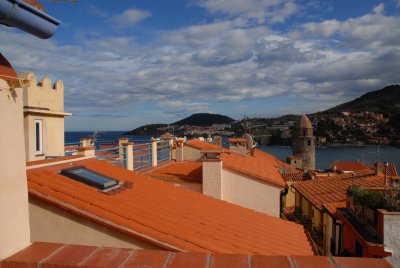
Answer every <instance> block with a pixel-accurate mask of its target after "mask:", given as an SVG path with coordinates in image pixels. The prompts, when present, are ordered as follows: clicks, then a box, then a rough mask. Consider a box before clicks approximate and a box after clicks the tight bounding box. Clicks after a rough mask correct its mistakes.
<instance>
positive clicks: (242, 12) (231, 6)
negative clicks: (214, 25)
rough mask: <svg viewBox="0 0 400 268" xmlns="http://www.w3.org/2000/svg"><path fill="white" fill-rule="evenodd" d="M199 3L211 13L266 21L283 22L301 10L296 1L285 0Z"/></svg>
mask: <svg viewBox="0 0 400 268" xmlns="http://www.w3.org/2000/svg"><path fill="white" fill-rule="evenodd" d="M196 3H197V5H199V6H201V7H204V8H206V9H207V10H208V11H209V12H211V13H222V14H225V15H228V16H230V17H236V16H238V17H242V18H245V19H249V20H256V22H258V23H264V22H265V20H267V21H268V22H270V23H281V22H284V21H285V20H286V19H287V18H289V17H290V16H292V15H294V14H296V13H297V11H299V9H300V8H299V6H298V5H297V4H296V3H295V2H294V1H285V0H229V1H228V0H198V1H197V2H196Z"/></svg>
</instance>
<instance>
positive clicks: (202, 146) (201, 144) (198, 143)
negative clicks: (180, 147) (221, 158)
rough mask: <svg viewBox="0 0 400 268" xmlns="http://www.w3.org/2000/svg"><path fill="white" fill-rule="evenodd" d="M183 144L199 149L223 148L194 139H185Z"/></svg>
mask: <svg viewBox="0 0 400 268" xmlns="http://www.w3.org/2000/svg"><path fill="white" fill-rule="evenodd" d="M185 145H187V146H190V147H193V148H196V149H199V150H201V151H209V150H224V148H223V147H221V146H219V145H216V144H213V143H209V142H206V141H201V140H196V139H194V140H189V141H186V143H185ZM225 150H226V149H225Z"/></svg>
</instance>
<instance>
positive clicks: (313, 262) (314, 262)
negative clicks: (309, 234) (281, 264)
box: [292, 256, 333, 268]
mask: <svg viewBox="0 0 400 268" xmlns="http://www.w3.org/2000/svg"><path fill="white" fill-rule="evenodd" d="M292 260H293V263H295V265H296V266H295V267H296V268H312V267H316V268H319V267H330V266H333V265H332V262H331V260H330V259H329V258H327V257H324V256H313V257H312V258H309V256H293V257H292Z"/></svg>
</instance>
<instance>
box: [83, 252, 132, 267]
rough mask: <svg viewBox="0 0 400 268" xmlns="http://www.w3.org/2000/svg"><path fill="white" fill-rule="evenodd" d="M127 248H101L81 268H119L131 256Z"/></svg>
mask: <svg viewBox="0 0 400 268" xmlns="http://www.w3.org/2000/svg"><path fill="white" fill-rule="evenodd" d="M131 253H132V250H131V249H126V248H100V249H99V250H96V252H94V253H93V254H92V255H90V256H89V257H88V258H87V259H86V260H85V261H84V262H83V263H82V264H81V266H80V267H87V268H89V267H104V268H108V267H119V266H120V265H121V264H123V263H124V262H125V260H126V259H127V258H128V257H129V256H130V255H131Z"/></svg>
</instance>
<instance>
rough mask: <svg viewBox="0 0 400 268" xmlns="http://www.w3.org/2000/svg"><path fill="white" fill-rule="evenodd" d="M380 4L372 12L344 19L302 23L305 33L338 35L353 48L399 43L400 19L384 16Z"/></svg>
mask: <svg viewBox="0 0 400 268" xmlns="http://www.w3.org/2000/svg"><path fill="white" fill-rule="evenodd" d="M383 11H384V5H383V4H380V5H378V6H376V7H375V8H374V9H373V12H372V13H369V14H366V15H364V16H361V17H358V18H350V19H347V20H344V21H337V20H326V21H323V22H320V23H307V24H305V25H303V28H304V30H305V32H306V33H310V34H313V35H322V36H324V37H331V36H334V35H338V38H340V40H341V43H342V44H343V45H346V46H350V47H353V48H373V49H382V48H384V47H396V46H399V45H400V19H399V17H398V16H385V15H384V14H383Z"/></svg>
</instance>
